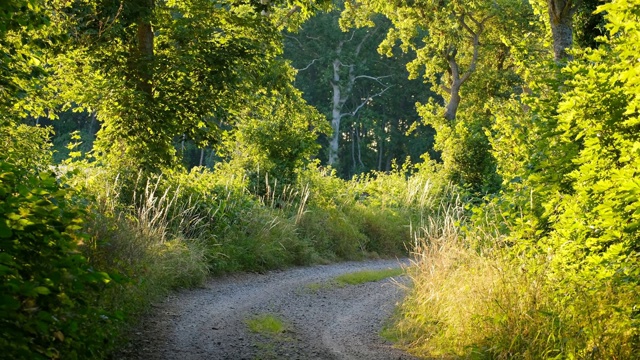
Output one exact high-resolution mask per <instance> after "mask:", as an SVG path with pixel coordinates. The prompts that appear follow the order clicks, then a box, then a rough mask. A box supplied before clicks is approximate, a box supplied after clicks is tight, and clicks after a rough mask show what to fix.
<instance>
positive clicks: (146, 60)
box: [136, 0, 155, 96]
mask: <svg viewBox="0 0 640 360" xmlns="http://www.w3.org/2000/svg"><path fill="white" fill-rule="evenodd" d="M142 4H143V6H145V8H146V9H147V10H148V12H146V14H145V15H146V16H141V18H140V19H139V20H138V22H137V29H136V38H137V40H138V48H137V51H138V54H137V55H138V61H137V62H138V66H137V70H138V79H139V80H138V88H139V90H140V91H142V92H144V93H146V94H147V95H149V96H151V95H152V94H153V82H152V81H153V55H154V53H153V28H152V27H151V21H150V18H151V16H152V14H153V8H154V6H155V5H154V1H153V0H143V1H142Z"/></svg>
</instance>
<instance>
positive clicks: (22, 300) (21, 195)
mask: <svg viewBox="0 0 640 360" xmlns="http://www.w3.org/2000/svg"><path fill="white" fill-rule="evenodd" d="M0 179H1V180H2V182H1V183H0V184H1V185H0V278H1V281H0V284H1V285H0V286H1V287H2V291H1V293H2V295H1V296H0V299H1V301H0V322H1V323H2V330H1V332H2V337H1V339H0V348H1V349H2V351H3V352H4V354H5V355H10V356H11V357H12V358H16V359H33V358H41V359H45V358H54V359H59V358H65V359H77V358H87V357H94V356H98V355H99V354H100V353H102V346H103V344H102V339H103V338H106V337H107V336H108V335H109V334H108V333H105V332H103V331H99V330H98V328H99V326H100V325H99V324H100V323H106V322H110V321H113V320H111V319H110V316H111V315H110V314H108V313H104V312H103V311H101V309H100V308H99V307H97V306H96V303H95V293H96V292H97V291H99V290H100V289H102V287H103V286H104V285H105V284H107V283H108V282H109V281H110V278H109V275H107V274H106V273H103V272H99V271H97V270H95V269H94V268H93V267H92V266H91V265H90V264H89V263H88V262H87V260H86V258H85V257H83V256H82V254H81V253H80V251H79V247H78V245H79V244H81V243H82V242H83V241H84V240H85V239H86V235H85V234H83V233H82V232H80V230H82V222H83V220H82V219H83V218H84V217H85V216H86V214H85V213H84V212H83V211H82V210H81V209H80V207H79V206H78V205H76V204H74V202H73V198H72V197H73V196H74V193H73V191H72V190H71V189H69V188H65V187H61V186H60V185H59V184H58V181H57V179H56V178H55V177H54V176H53V174H51V173H48V172H40V173H37V174H35V175H32V174H28V173H27V174H25V173H24V172H23V171H22V170H20V169H19V168H17V167H16V166H14V165H11V164H9V163H6V162H4V161H3V162H0ZM96 331H98V332H97V333H96Z"/></svg>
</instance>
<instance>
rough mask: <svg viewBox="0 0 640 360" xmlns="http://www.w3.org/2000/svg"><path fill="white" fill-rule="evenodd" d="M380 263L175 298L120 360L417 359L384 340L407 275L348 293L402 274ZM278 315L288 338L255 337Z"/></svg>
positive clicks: (217, 285) (221, 284)
mask: <svg viewBox="0 0 640 360" xmlns="http://www.w3.org/2000/svg"><path fill="white" fill-rule="evenodd" d="M400 263H402V264H405V265H406V264H407V263H408V261H406V260H401V261H398V260H375V261H366V262H348V263H341V264H333V265H320V266H314V267H308V268H294V269H290V270H286V271H273V272H269V273H266V274H237V275H232V276H226V277H221V278H215V279H212V280H210V281H209V282H207V284H206V285H205V286H204V287H203V288H200V289H195V290H189V291H183V292H180V293H178V294H174V295H172V296H170V297H169V298H167V299H166V301H164V302H163V303H161V304H157V305H156V306H155V309H154V311H153V312H152V313H151V314H149V315H148V316H146V317H145V318H144V319H143V320H142V322H141V324H140V326H139V328H138V330H137V331H135V332H134V335H133V338H132V340H131V342H130V344H129V346H127V347H126V348H125V349H123V350H122V351H121V352H120V353H119V354H118V355H117V357H118V358H119V359H233V360H239V359H363V360H364V359H366V360H375V359H380V360H382V359H384V360H388V359H413V357H411V356H409V355H407V354H405V353H403V352H402V351H400V350H397V349H394V348H393V347H392V344H391V343H389V342H388V341H386V340H384V339H383V338H382V337H380V335H379V332H380V329H381V328H382V327H383V326H384V323H385V321H386V320H387V319H388V318H389V316H390V314H391V312H392V311H393V309H394V306H395V304H396V303H397V302H398V301H400V300H401V299H402V296H403V290H402V289H401V288H402V287H401V286H400V285H399V283H402V282H406V279H404V278H402V277H400V278H396V279H386V280H382V281H378V282H371V283H365V284H360V285H346V286H343V287H340V286H336V285H335V284H333V285H332V283H331V282H330V281H331V280H332V279H333V278H335V277H336V276H338V275H342V274H346V273H350V272H356V271H361V270H376V269H386V268H396V267H399V266H400ZM265 314H270V315H273V316H275V317H277V318H279V319H282V321H283V322H284V323H285V325H286V330H285V331H284V332H282V333H280V334H271V335H270V334H261V333H253V332H251V331H250V330H249V329H248V326H247V320H248V319H251V318H254V317H256V316H259V315H265Z"/></svg>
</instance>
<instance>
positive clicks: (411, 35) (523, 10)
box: [342, 0, 533, 190]
mask: <svg viewBox="0 0 640 360" xmlns="http://www.w3.org/2000/svg"><path fill="white" fill-rule="evenodd" d="M373 13H380V14H383V15H385V16H386V17H388V18H389V19H390V20H391V22H392V24H393V27H392V28H391V29H390V30H389V31H388V32H387V37H386V39H385V41H383V42H382V44H381V45H380V48H379V51H380V52H381V53H385V54H388V55H391V54H392V53H391V49H392V48H393V46H394V45H395V44H396V43H397V42H400V44H401V48H402V49H403V50H404V51H409V50H411V51H414V52H415V58H414V60H413V61H411V62H410V63H409V64H408V66H407V68H408V70H409V72H410V76H411V77H412V78H415V77H418V76H420V75H421V74H422V72H423V74H424V75H423V76H424V78H425V79H426V81H427V82H429V83H431V84H433V85H434V89H435V90H437V91H438V93H439V94H440V95H441V96H442V99H443V100H444V104H439V103H436V102H435V101H430V102H429V103H426V104H420V105H418V110H419V113H420V114H421V116H422V118H423V119H424V121H425V122H426V123H427V124H429V125H431V126H433V127H434V128H435V129H436V131H437V133H438V135H437V138H436V148H437V149H438V150H441V151H442V159H443V161H444V163H445V170H446V171H447V172H448V173H449V176H450V177H451V178H452V179H453V180H455V181H457V182H460V183H462V184H466V185H468V186H472V187H473V188H474V189H475V190H481V189H485V190H487V189H489V188H493V189H495V187H496V184H497V181H498V179H496V178H495V176H494V175H492V174H494V173H495V162H494V160H493V159H492V156H491V154H490V144H489V142H488V139H487V136H486V131H487V130H488V129H489V127H490V124H491V112H490V111H489V110H488V109H485V107H484V105H483V104H484V103H486V101H487V100H488V99H489V98H492V97H497V98H505V97H506V98H508V97H509V96H511V94H512V93H513V91H514V89H517V88H518V87H520V86H521V85H522V81H521V79H520V78H519V77H518V76H517V75H516V74H515V72H514V67H515V66H516V64H515V62H516V59H515V58H514V57H513V56H512V53H511V48H512V47H513V46H515V44H518V43H519V42H521V39H522V38H524V37H525V36H524V35H525V34H527V33H529V32H531V31H533V30H532V29H531V26H529V25H528V24H529V21H528V19H530V18H532V16H533V9H532V8H531V6H529V4H528V3H526V2H521V1H513V0H504V1H499V2H494V1H485V0H478V1H458V0H453V1H444V2H443V1H433V0H422V1H394V2H387V1H381V0H361V1H350V2H347V3H346V6H345V11H344V13H343V20H342V21H343V23H342V24H343V26H346V27H350V26H372V25H373V24H372V22H371V20H370V16H371V14H373ZM472 83H473V84H472ZM461 112H462V115H461ZM470 149H472V151H469V150H470ZM470 155H473V156H470Z"/></svg>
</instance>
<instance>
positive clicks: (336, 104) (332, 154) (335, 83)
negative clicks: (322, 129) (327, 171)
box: [329, 59, 343, 167]
mask: <svg viewBox="0 0 640 360" xmlns="http://www.w3.org/2000/svg"><path fill="white" fill-rule="evenodd" d="M331 87H332V88H333V104H332V105H333V106H332V109H331V129H333V134H332V135H331V140H330V141H329V165H331V166H333V167H336V166H337V164H338V145H339V141H340V121H341V120H342V114H341V110H342V105H343V102H342V90H341V89H340V60H339V59H336V60H335V61H334V62H333V80H332V81H331Z"/></svg>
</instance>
